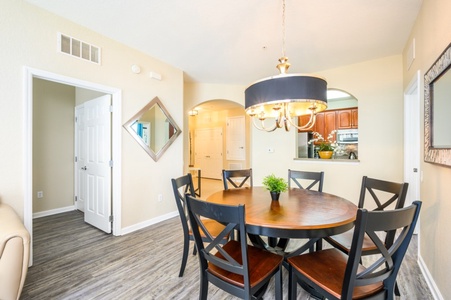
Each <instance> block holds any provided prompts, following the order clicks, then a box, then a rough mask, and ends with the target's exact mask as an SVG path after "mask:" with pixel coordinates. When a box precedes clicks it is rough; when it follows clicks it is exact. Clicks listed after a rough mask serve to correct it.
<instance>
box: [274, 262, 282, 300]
mask: <svg viewBox="0 0 451 300" xmlns="http://www.w3.org/2000/svg"><path fill="white" fill-rule="evenodd" d="M274 281H275V285H276V300H282V297H283V294H282V266H279V271H277V273H276V275H275V276H274Z"/></svg>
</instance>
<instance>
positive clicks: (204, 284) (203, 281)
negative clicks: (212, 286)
mask: <svg viewBox="0 0 451 300" xmlns="http://www.w3.org/2000/svg"><path fill="white" fill-rule="evenodd" d="M207 296H208V280H207V274H206V271H200V292H199V300H207Z"/></svg>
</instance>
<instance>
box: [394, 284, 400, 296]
mask: <svg viewBox="0 0 451 300" xmlns="http://www.w3.org/2000/svg"><path fill="white" fill-rule="evenodd" d="M395 295H396V296H398V297H401V293H400V292H399V287H398V282H397V281H395Z"/></svg>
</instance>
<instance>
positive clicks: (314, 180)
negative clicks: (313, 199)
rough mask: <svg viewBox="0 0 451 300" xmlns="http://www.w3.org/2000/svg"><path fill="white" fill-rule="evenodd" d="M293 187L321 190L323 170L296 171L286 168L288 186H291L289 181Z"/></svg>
mask: <svg viewBox="0 0 451 300" xmlns="http://www.w3.org/2000/svg"><path fill="white" fill-rule="evenodd" d="M292 181H293V182H294V183H295V184H296V186H295V187H297V188H300V189H306V190H312V189H314V190H316V191H318V192H322V191H323V182H324V172H309V171H296V170H291V169H288V188H291V182H292Z"/></svg>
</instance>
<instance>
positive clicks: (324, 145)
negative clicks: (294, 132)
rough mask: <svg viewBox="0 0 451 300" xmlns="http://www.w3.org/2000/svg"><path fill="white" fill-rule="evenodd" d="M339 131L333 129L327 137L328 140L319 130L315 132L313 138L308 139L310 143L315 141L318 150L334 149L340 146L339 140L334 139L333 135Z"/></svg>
mask: <svg viewBox="0 0 451 300" xmlns="http://www.w3.org/2000/svg"><path fill="white" fill-rule="evenodd" d="M336 132H337V131H336V130H332V132H331V133H329V136H328V137H327V140H326V139H324V138H323V136H322V135H321V134H319V133H318V132H316V131H315V132H313V137H314V138H313V139H311V140H310V141H308V143H309V144H311V143H314V144H315V145H316V146H317V148H318V151H334V150H335V148H336V147H337V146H338V145H337V142H336V141H335V140H333V137H334V135H335V133H336Z"/></svg>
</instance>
